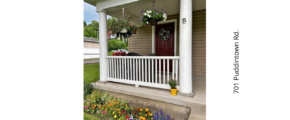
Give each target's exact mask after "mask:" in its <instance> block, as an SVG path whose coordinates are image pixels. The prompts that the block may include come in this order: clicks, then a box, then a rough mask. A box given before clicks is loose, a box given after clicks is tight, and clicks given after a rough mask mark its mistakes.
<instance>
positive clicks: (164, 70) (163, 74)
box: [163, 59, 166, 84]
mask: <svg viewBox="0 0 290 120" xmlns="http://www.w3.org/2000/svg"><path fill="white" fill-rule="evenodd" d="M165 71H166V70H165V59H163V84H165V76H166V74H165Z"/></svg>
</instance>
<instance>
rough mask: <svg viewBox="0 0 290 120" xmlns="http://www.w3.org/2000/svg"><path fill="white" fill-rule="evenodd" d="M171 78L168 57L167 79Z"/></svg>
mask: <svg viewBox="0 0 290 120" xmlns="http://www.w3.org/2000/svg"><path fill="white" fill-rule="evenodd" d="M168 80H169V59H167V81H168Z"/></svg>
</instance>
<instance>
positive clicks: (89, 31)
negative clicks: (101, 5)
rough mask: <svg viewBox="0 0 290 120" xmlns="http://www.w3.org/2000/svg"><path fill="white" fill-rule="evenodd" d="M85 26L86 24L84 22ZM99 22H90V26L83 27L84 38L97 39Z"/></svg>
mask: <svg viewBox="0 0 290 120" xmlns="http://www.w3.org/2000/svg"><path fill="white" fill-rule="evenodd" d="M84 24H86V22H84ZM98 31H99V22H98V21H96V20H92V22H91V24H89V25H86V26H84V36H86V37H91V38H96V39H98V36H99V35H98Z"/></svg>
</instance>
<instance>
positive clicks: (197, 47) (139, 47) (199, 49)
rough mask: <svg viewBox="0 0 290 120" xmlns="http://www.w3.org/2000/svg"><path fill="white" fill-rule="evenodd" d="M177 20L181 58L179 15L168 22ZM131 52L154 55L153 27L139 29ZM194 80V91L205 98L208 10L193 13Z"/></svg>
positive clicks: (131, 40) (131, 41) (131, 39)
mask: <svg viewBox="0 0 290 120" xmlns="http://www.w3.org/2000/svg"><path fill="white" fill-rule="evenodd" d="M171 19H177V34H176V35H177V37H176V38H177V40H176V44H177V45H176V55H177V56H179V14H177V15H170V16H168V17H167V20H171ZM128 44H129V47H128V48H129V52H136V53H139V54H141V55H147V54H150V53H152V27H151V26H150V25H146V26H142V27H140V28H139V32H138V34H137V35H133V37H131V38H130V40H129V43H128ZM192 79H193V82H192V84H193V91H194V92H195V93H196V94H202V95H204V98H205V89H206V85H205V83H206V10H199V11H193V13H192Z"/></svg>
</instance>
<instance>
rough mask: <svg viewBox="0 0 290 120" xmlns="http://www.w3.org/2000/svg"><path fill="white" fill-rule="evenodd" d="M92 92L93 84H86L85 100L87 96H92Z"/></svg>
mask: <svg viewBox="0 0 290 120" xmlns="http://www.w3.org/2000/svg"><path fill="white" fill-rule="evenodd" d="M92 90H93V86H92V84H90V83H86V82H84V98H85V97H86V96H87V95H89V94H91V93H92Z"/></svg>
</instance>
